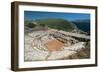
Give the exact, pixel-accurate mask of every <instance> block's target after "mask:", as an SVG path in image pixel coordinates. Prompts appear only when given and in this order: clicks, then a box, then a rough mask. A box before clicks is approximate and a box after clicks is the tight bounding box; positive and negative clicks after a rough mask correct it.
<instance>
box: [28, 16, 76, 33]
mask: <svg viewBox="0 0 100 73" xmlns="http://www.w3.org/2000/svg"><path fill="white" fill-rule="evenodd" d="M27 22H28V21H27ZM33 22H34V21H33ZM35 22H37V23H38V25H40V24H45V26H47V27H48V28H52V29H57V30H64V31H72V30H74V29H77V27H76V25H75V24H73V23H72V22H70V21H68V20H65V19H60V18H48V19H37V20H35ZM28 23H29V22H28ZM33 25H34V24H33Z"/></svg>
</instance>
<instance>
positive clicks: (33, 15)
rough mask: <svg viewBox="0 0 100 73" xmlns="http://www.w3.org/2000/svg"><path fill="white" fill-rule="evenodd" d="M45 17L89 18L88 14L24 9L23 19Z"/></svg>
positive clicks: (70, 19)
mask: <svg viewBox="0 0 100 73" xmlns="http://www.w3.org/2000/svg"><path fill="white" fill-rule="evenodd" d="M45 18H62V19H66V20H69V21H74V20H82V19H90V14H83V13H62V12H40V11H24V19H25V20H35V19H45Z"/></svg>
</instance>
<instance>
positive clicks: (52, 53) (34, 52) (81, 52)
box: [24, 29, 90, 61]
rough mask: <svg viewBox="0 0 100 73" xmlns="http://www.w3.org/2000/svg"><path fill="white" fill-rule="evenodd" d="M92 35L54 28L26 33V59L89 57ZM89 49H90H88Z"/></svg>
mask: <svg viewBox="0 0 100 73" xmlns="http://www.w3.org/2000/svg"><path fill="white" fill-rule="evenodd" d="M89 41H90V37H89V36H87V35H85V34H79V33H71V32H64V31H58V30H54V29H49V30H41V31H39V30H38V31H32V32H30V33H27V34H25V56H24V58H25V61H46V60H62V59H80V58H89V52H90V51H89V48H88V49H87V48H86V44H87V42H89ZM87 50H88V51H87Z"/></svg>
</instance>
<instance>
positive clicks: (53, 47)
mask: <svg viewBox="0 0 100 73" xmlns="http://www.w3.org/2000/svg"><path fill="white" fill-rule="evenodd" d="M44 46H46V48H47V49H48V50H49V51H57V50H60V48H61V47H63V46H64V43H62V42H60V41H58V40H52V41H49V42H47V43H46V44H44Z"/></svg>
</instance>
